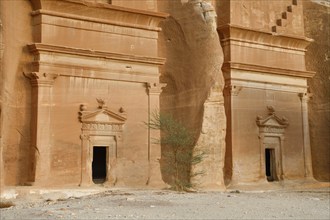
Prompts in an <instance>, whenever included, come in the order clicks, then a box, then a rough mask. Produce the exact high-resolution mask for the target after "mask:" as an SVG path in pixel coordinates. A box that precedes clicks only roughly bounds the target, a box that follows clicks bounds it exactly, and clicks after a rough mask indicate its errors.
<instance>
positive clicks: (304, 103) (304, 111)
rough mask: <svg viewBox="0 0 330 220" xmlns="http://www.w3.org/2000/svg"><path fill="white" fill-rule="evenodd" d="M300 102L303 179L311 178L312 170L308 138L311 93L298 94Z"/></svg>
mask: <svg viewBox="0 0 330 220" xmlns="http://www.w3.org/2000/svg"><path fill="white" fill-rule="evenodd" d="M299 97H300V100H301V115H302V124H303V136H304V147H303V152H304V165H305V177H306V178H313V168H312V152H311V146H310V136H309V122H308V102H309V100H310V99H311V98H312V94H311V93H299Z"/></svg>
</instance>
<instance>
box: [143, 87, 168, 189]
mask: <svg viewBox="0 0 330 220" xmlns="http://www.w3.org/2000/svg"><path fill="white" fill-rule="evenodd" d="M165 86H166V84H165V83H152V84H151V83H146V88H147V93H148V98H149V99H148V111H149V119H148V120H149V121H150V115H152V114H153V113H156V112H158V111H159V95H160V93H161V92H162V88H163V87H165ZM159 138H160V131H158V130H154V129H150V128H148V161H149V179H148V180H147V185H148V186H151V187H156V186H157V187H160V186H162V185H163V186H165V184H164V182H163V180H162V177H161V174H160V163H159V159H160V158H161V146H160V144H157V143H152V142H151V140H152V139H159Z"/></svg>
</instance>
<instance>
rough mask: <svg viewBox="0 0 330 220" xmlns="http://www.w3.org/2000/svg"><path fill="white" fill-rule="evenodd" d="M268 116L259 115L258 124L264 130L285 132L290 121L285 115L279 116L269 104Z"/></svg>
mask: <svg viewBox="0 0 330 220" xmlns="http://www.w3.org/2000/svg"><path fill="white" fill-rule="evenodd" d="M267 108H268V111H269V113H268V116H267V117H261V116H258V117H257V120H256V122H257V125H258V126H259V127H260V128H261V129H262V131H264V132H272V133H273V132H275V133H279V132H284V128H286V127H288V125H289V122H288V120H287V119H286V118H285V117H282V118H280V117H278V116H277V115H276V113H275V110H274V108H273V107H271V106H268V107H267Z"/></svg>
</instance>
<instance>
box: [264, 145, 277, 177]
mask: <svg viewBox="0 0 330 220" xmlns="http://www.w3.org/2000/svg"><path fill="white" fill-rule="evenodd" d="M265 164H266V176H267V180H268V181H269V182H273V181H277V180H278V179H277V174H276V160H275V150H274V149H269V148H266V149H265Z"/></svg>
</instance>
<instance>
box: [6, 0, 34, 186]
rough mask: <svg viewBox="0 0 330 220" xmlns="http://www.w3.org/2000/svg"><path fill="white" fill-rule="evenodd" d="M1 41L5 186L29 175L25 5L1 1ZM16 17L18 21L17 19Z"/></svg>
mask: <svg viewBox="0 0 330 220" xmlns="http://www.w3.org/2000/svg"><path fill="white" fill-rule="evenodd" d="M0 4H1V9H0V10H1V21H2V37H3V42H4V45H3V49H4V51H3V57H2V60H1V61H2V65H1V67H2V68H1V69H2V77H1V81H2V82H0V84H1V96H0V98H1V115H2V129H1V135H2V138H1V149H2V151H3V163H4V169H5V171H6V178H5V184H6V185H16V184H19V183H23V182H26V181H29V179H28V178H29V173H30V171H31V170H30V168H31V166H30V152H31V150H30V115H31V114H30V99H31V96H30V91H31V87H30V83H29V81H28V80H26V78H25V77H24V76H23V71H24V69H23V67H24V66H26V64H27V63H28V62H29V61H31V60H32V57H31V56H30V55H29V54H28V52H27V50H26V47H25V46H26V45H27V44H28V43H30V42H32V28H31V25H30V22H31V20H30V12H31V4H30V2H29V1H1V3H0ZM18 12H19V13H18ZM18 15H19V18H18Z"/></svg>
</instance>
